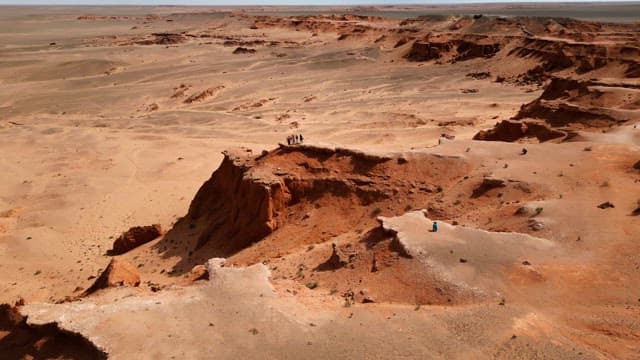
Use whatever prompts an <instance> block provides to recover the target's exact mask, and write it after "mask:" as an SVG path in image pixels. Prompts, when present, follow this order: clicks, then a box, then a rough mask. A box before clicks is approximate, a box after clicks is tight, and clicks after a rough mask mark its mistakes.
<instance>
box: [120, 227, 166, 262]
mask: <svg viewBox="0 0 640 360" xmlns="http://www.w3.org/2000/svg"><path fill="white" fill-rule="evenodd" d="M160 235H162V227H161V226H160V224H153V225H151V226H135V227H132V228H131V229H129V230H127V231H126V232H124V233H122V235H120V236H119V237H118V238H117V239H116V241H114V242H113V249H112V250H111V255H120V254H124V253H126V252H127V251H129V250H131V249H134V248H137V247H138V246H140V245H142V244H145V243H148V242H149V241H151V240H154V239H156V238H158V237H159V236H160Z"/></svg>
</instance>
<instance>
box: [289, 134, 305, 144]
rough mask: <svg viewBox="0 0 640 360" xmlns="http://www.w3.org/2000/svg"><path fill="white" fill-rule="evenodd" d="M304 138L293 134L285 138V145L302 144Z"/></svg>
mask: <svg viewBox="0 0 640 360" xmlns="http://www.w3.org/2000/svg"><path fill="white" fill-rule="evenodd" d="M303 141H304V136H302V134H295V135H289V136H287V145H296V144H302V142H303Z"/></svg>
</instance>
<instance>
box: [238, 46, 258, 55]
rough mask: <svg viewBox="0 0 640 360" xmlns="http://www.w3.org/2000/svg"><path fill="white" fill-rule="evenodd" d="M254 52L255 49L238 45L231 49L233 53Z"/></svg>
mask: <svg viewBox="0 0 640 360" xmlns="http://www.w3.org/2000/svg"><path fill="white" fill-rule="evenodd" d="M255 52H256V49H251V48H246V47H242V46H239V47H237V48H236V49H235V50H233V53H234V54H253V53H255Z"/></svg>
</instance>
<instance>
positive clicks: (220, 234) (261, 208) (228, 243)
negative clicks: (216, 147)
mask: <svg viewBox="0 0 640 360" xmlns="http://www.w3.org/2000/svg"><path fill="white" fill-rule="evenodd" d="M224 155H225V156H224V159H223V161H222V164H221V165H220V167H219V168H218V170H216V171H215V172H214V173H213V175H212V176H211V179H209V180H207V181H206V182H205V183H204V185H202V187H201V188H200V190H198V193H197V194H196V196H195V198H194V199H193V201H192V202H191V206H190V207H189V213H188V214H187V218H188V219H190V220H192V221H194V222H197V223H198V224H199V225H201V226H200V227H199V232H200V236H199V238H198V243H197V246H198V247H201V246H202V245H204V244H205V243H206V242H208V241H209V240H211V239H214V238H215V239H218V240H219V242H220V244H219V245H220V246H222V247H225V248H227V249H228V250H230V251H232V250H235V249H240V248H243V247H245V246H247V245H249V244H251V243H252V242H254V241H256V240H258V239H260V238H262V237H264V236H266V235H268V234H270V233H271V232H273V231H274V230H275V229H276V228H277V227H278V224H277V221H276V219H275V217H276V215H277V214H278V212H279V211H280V210H282V209H283V208H284V207H285V204H286V203H287V202H288V201H289V200H290V199H291V195H290V194H289V191H288V189H287V188H286V187H285V185H284V184H283V182H282V181H281V180H280V179H278V178H277V177H275V176H269V174H267V175H266V176H264V177H260V176H252V174H250V170H251V168H252V166H253V165H252V161H251V159H248V158H242V157H240V156H235V155H232V154H230V153H228V152H226V153H225V154H224Z"/></svg>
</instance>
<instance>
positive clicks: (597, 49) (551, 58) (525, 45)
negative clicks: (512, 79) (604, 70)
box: [509, 38, 640, 73]
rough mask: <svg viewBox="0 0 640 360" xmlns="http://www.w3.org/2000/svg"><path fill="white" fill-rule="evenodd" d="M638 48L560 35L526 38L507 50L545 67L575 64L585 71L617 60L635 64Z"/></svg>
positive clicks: (566, 66)
mask: <svg viewBox="0 0 640 360" xmlns="http://www.w3.org/2000/svg"><path fill="white" fill-rule="evenodd" d="M639 54H640V48H637V47H634V46H626V45H624V46H623V45H602V44H594V43H584V42H572V41H564V40H559V39H542V38H526V39H523V40H522V43H521V44H520V45H519V46H516V47H515V48H514V49H513V50H511V51H510V52H509V55H511V56H518V57H528V58H537V59H539V60H540V61H541V62H542V64H543V67H544V69H545V70H546V71H549V72H551V71H557V70H562V69H566V68H568V67H571V66H576V71H577V72H578V73H585V72H588V71H592V70H595V69H598V68H601V67H603V66H605V65H607V64H608V63H610V62H613V61H618V62H620V63H624V64H630V66H633V64H637V62H638V56H639Z"/></svg>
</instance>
